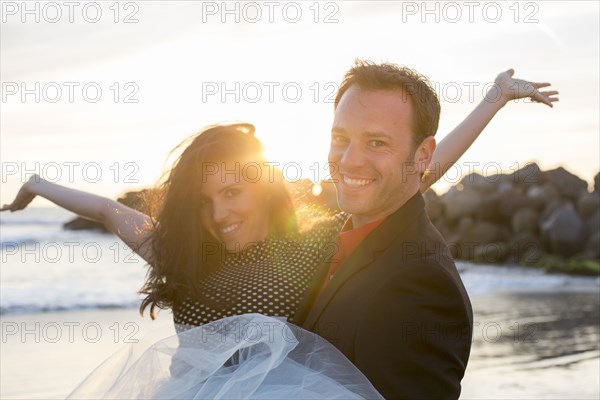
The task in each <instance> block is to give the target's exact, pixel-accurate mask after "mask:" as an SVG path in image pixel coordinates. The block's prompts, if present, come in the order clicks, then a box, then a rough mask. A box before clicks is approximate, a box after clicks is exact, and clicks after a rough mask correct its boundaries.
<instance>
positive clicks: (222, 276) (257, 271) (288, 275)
mask: <svg viewBox="0 0 600 400" xmlns="http://www.w3.org/2000/svg"><path fill="white" fill-rule="evenodd" d="M347 218H348V215H347V214H344V213H340V214H337V215H335V216H332V217H329V218H326V219H324V220H323V221H320V222H319V223H317V224H315V226H314V227H313V228H312V229H310V230H309V231H307V232H306V233H303V234H300V235H296V236H294V237H293V238H288V239H285V238H284V239H280V238H277V239H274V238H267V239H265V240H264V241H262V242H260V243H258V244H256V245H253V246H252V247H250V248H249V249H247V250H244V251H242V252H239V253H232V254H228V255H227V256H226V257H225V258H224V260H223V262H222V265H221V266H220V267H219V268H218V269H217V270H216V271H214V272H213V273H211V274H209V275H207V276H206V277H205V278H204V279H202V281H201V282H200V283H199V285H200V289H201V291H202V293H203V295H204V297H206V298H207V299H209V300H210V301H206V300H204V301H202V300H200V299H195V298H193V296H189V295H188V296H186V297H185V298H184V299H183V301H180V302H175V303H174V304H173V317H174V322H175V325H176V328H177V330H178V331H181V330H185V329H189V328H190V327H193V326H198V325H202V324H206V323H209V322H212V321H215V320H217V319H221V318H225V317H229V316H232V315H240V314H247V313H260V314H264V315H268V316H273V317H277V316H281V317H285V318H287V320H288V321H290V322H294V321H293V316H294V314H295V312H296V309H297V307H298V304H299V303H300V299H301V297H302V295H303V293H304V291H305V290H306V289H307V288H308V284H309V283H310V280H311V278H312V276H313V275H314V273H315V272H316V269H317V266H318V265H319V264H320V263H321V261H323V260H324V259H326V258H327V257H328V256H330V255H331V254H333V250H334V246H335V235H336V234H337V233H338V232H339V230H340V229H341V227H342V225H343V223H344V222H345V220H346V219H347Z"/></svg>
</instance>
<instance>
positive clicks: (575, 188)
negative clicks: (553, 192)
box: [543, 167, 588, 200]
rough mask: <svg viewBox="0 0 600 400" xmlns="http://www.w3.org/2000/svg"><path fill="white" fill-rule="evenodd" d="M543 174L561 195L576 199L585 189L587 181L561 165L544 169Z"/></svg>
mask: <svg viewBox="0 0 600 400" xmlns="http://www.w3.org/2000/svg"><path fill="white" fill-rule="evenodd" d="M543 174H544V176H545V178H546V180H547V181H548V182H550V183H552V184H553V185H554V186H555V187H556V189H558V191H559V192H560V193H561V194H562V195H563V196H566V197H568V198H570V199H573V200H576V199H577V198H578V197H579V195H580V194H581V192H586V191H587V187H588V184H587V182H586V181H584V180H583V179H581V178H579V177H578V176H576V175H573V174H572V173H570V172H569V171H567V170H566V169H564V168H563V167H558V168H556V169H553V170H550V171H545V172H544V173H543Z"/></svg>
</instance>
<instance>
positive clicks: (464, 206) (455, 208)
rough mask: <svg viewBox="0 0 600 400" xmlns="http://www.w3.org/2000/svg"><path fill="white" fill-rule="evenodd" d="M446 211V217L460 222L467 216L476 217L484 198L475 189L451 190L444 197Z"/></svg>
mask: <svg viewBox="0 0 600 400" xmlns="http://www.w3.org/2000/svg"><path fill="white" fill-rule="evenodd" d="M442 200H443V202H444V207H445V209H446V217H447V218H448V219H450V220H458V219H460V218H461V217H463V216H465V215H475V214H476V213H477V210H478V209H479V207H480V206H481V203H482V200H483V196H482V195H481V194H480V193H479V192H478V191H476V190H474V189H467V188H465V189H464V190H460V191H459V190H457V189H456V188H451V189H450V190H449V191H448V192H446V194H445V195H444V196H443V197H442Z"/></svg>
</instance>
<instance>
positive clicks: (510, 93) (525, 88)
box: [486, 69, 558, 107]
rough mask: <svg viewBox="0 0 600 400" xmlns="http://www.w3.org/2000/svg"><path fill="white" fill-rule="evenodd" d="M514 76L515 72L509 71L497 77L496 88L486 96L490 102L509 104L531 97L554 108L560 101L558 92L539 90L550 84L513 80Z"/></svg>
mask: <svg viewBox="0 0 600 400" xmlns="http://www.w3.org/2000/svg"><path fill="white" fill-rule="evenodd" d="M514 74H515V71H514V70H513V69H509V70H508V71H505V72H502V73H501V74H499V75H498V76H497V77H496V80H495V81H494V83H495V85H494V88H493V89H490V91H489V92H488V94H487V96H486V98H487V99H488V101H498V100H501V101H503V102H504V103H508V102H509V101H511V100H517V99H522V98H526V97H529V98H531V100H533V101H535V102H538V103H544V104H546V105H547V106H549V107H553V106H552V103H553V102H555V101H558V98H557V97H556V95H557V94H558V92H557V91H554V90H553V91H547V92H540V91H539V90H538V89H541V88H544V87H548V86H550V83H537V82H529V81H526V80H523V79H515V78H513V75H514ZM497 91H500V95H498V92H497Z"/></svg>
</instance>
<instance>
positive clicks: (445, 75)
mask: <svg viewBox="0 0 600 400" xmlns="http://www.w3.org/2000/svg"><path fill="white" fill-rule="evenodd" d="M598 4H599V3H598V2H596V1H583V2H574V1H569V2H567V1H551V2H531V1H528V2H527V1H524V2H516V1H511V2H479V1H472V2H469V1H466V2H433V1H432V2H421V1H418V2H411V1H404V2H400V1H379V2H377V1H371V2H366V1H364V2H361V1H323V2H316V1H298V2H281V1H265V2H260V1H259V2H226V3H225V2H221V1H218V2H200V1H197V2H193V1H170V2H168V3H167V2H164V1H122V2H116V1H106V2H105V1H96V2H79V1H74V2H61V1H56V2H38V1H29V2H21V1H2V2H1V26H0V81H1V84H2V87H1V102H0V107H1V108H0V163H1V166H2V177H1V178H2V181H1V182H0V184H1V185H2V190H1V191H0V192H1V193H0V197H1V198H0V201H1V202H2V204H5V203H9V202H10V201H12V199H13V197H14V195H15V194H16V193H17V191H18V189H19V187H20V185H21V184H22V183H23V182H24V181H25V180H26V179H27V178H28V176H29V174H31V173H40V174H41V175H42V176H44V177H45V178H46V179H47V180H50V181H52V182H56V183H58V184H61V185H65V186H68V187H72V188H76V189H81V190H88V191H91V192H94V193H97V194H102V195H106V196H109V197H116V196H118V195H120V194H122V193H123V192H125V191H129V190H136V189H140V188H143V187H146V186H150V185H152V184H153V183H155V182H156V181H157V179H159V177H160V175H161V173H162V171H164V170H165V168H167V167H168V166H169V165H170V164H169V163H170V161H172V158H169V157H168V156H169V151H170V150H171V149H172V148H173V147H175V146H176V145H177V144H178V143H179V142H181V141H182V140H184V139H185V138H186V137H188V136H189V135H191V134H193V133H195V132H197V131H198V130H199V129H200V128H202V127H203V126H205V125H209V124H213V123H216V122H220V121H230V120H243V121H247V122H251V123H253V124H254V125H255V126H256V128H257V136H258V137H259V138H260V139H261V140H262V141H263V142H264V144H265V148H266V154H267V155H268V157H269V158H270V159H271V160H273V161H275V162H278V163H280V165H281V166H282V167H283V169H284V173H285V174H286V176H287V177H288V179H290V180H293V179H295V178H296V177H300V176H302V177H306V178H310V179H313V180H318V179H323V178H326V176H327V171H326V159H327V152H328V145H329V135H330V129H331V122H332V120H333V104H332V99H333V97H334V96H335V90H336V88H337V85H338V84H339V82H340V81H341V79H342V77H343V74H344V72H345V71H346V70H347V69H348V68H349V67H350V66H351V65H352V64H353V62H354V60H355V59H356V58H361V59H370V60H373V61H377V62H380V61H389V62H393V63H397V64H402V65H407V66H410V67H412V68H415V69H417V70H418V71H420V72H421V73H423V74H425V75H426V76H428V77H429V79H430V80H431V81H432V82H433V83H434V87H435V88H436V90H437V91H438V94H439V95H440V99H441V104H442V116H441V121H440V128H439V130H438V133H437V135H436V138H437V140H438V141H439V140H441V139H443V138H444V136H445V135H446V134H447V133H448V132H449V131H451V130H452V128H453V127H454V126H456V125H457V124H458V123H459V122H460V121H461V120H462V119H463V118H464V117H466V116H467V114H468V113H469V112H470V110H472V109H473V108H474V107H475V106H476V105H477V103H478V102H479V101H480V100H481V99H482V97H483V94H484V93H485V87H486V85H489V84H490V83H491V82H493V80H494V78H495V76H496V75H497V74H498V73H500V72H502V71H504V70H506V69H508V68H514V69H515V71H516V74H515V77H519V78H524V79H529V80H534V81H546V82H551V83H552V88H553V89H555V90H558V91H560V102H559V103H557V104H556V105H555V107H554V108H553V109H550V108H548V107H545V106H542V105H540V104H533V103H529V102H525V101H519V102H513V103H510V104H508V105H507V106H506V107H505V108H504V109H502V110H501V111H500V112H499V113H498V115H497V116H496V117H495V119H494V120H493V121H492V122H491V123H490V125H489V126H488V127H487V128H486V130H485V131H484V132H483V134H482V135H481V137H480V138H479V139H478V140H477V141H476V143H475V144H474V145H473V146H472V147H471V148H470V149H469V150H468V151H467V152H466V153H465V155H464V156H463V157H462V158H461V159H460V160H459V162H458V164H457V166H456V167H455V168H453V169H452V170H451V171H450V172H449V173H448V174H447V176H446V177H444V178H443V179H442V181H440V182H439V183H438V184H436V185H435V186H434V189H435V190H436V191H438V192H444V191H445V190H447V188H448V187H449V186H450V185H452V184H454V183H457V182H458V181H459V179H460V177H461V176H463V175H466V174H468V173H469V172H471V171H472V170H475V171H477V172H480V173H483V174H484V175H486V174H495V173H498V172H504V173H510V172H513V171H514V170H515V169H517V168H519V167H522V166H523V165H525V164H526V163H527V162H531V161H535V162H537V163H538V164H539V165H540V166H541V168H542V169H552V168H556V167H558V166H563V167H565V168H566V169H567V170H569V171H571V172H573V173H575V174H577V175H579V176H580V177H582V178H583V179H585V180H587V181H588V182H590V183H591V182H592V179H593V177H594V175H595V174H596V173H598V170H599V169H600V139H599V138H600V134H599V109H600V104H599V86H600V85H599V82H600V80H599V73H598V71H599V70H600V65H599V40H598V36H599V33H598V32H599V31H600V29H599V5H598ZM34 204H35V205H36V206H47V205H50V203H48V202H46V201H44V200H41V199H40V200H36V201H35V203H34Z"/></svg>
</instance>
